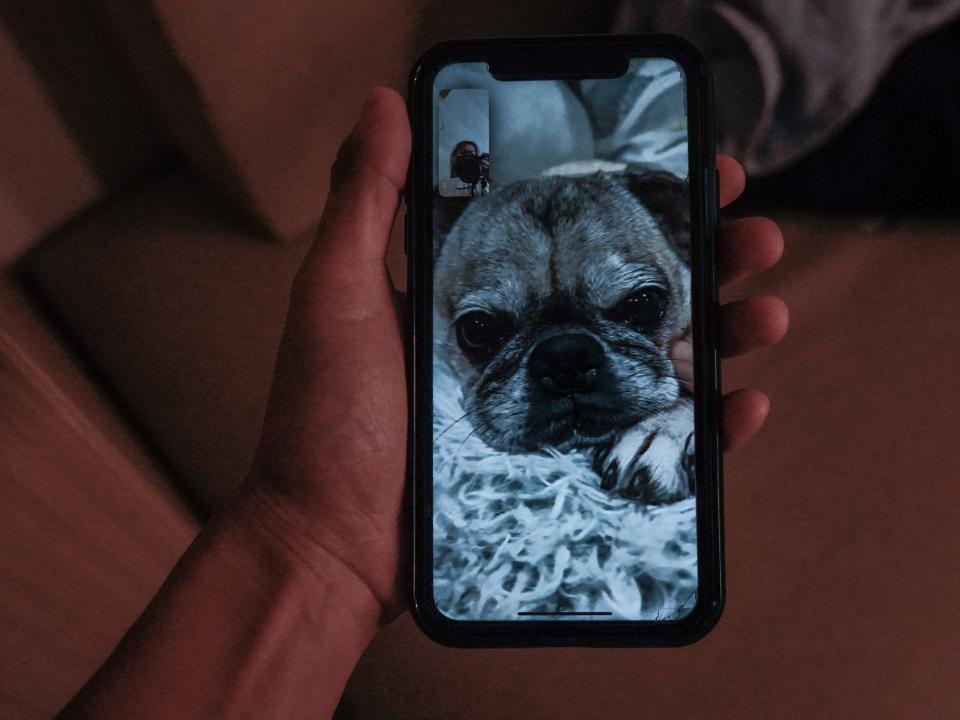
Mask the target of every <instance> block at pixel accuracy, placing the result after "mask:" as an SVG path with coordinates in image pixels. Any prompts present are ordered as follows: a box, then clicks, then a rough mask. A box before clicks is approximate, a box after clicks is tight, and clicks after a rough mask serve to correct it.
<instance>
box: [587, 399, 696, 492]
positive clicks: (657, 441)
mask: <svg viewBox="0 0 960 720" xmlns="http://www.w3.org/2000/svg"><path fill="white" fill-rule="evenodd" d="M692 426H693V411H692V408H689V407H685V408H672V409H670V410H668V411H666V412H663V413H659V414H657V415H654V416H652V417H649V418H647V419H646V420H644V421H643V422H640V423H638V424H637V425H634V426H633V427H632V428H630V429H629V430H627V431H626V432H625V433H624V434H623V435H621V436H620V437H619V438H617V439H616V440H615V441H614V442H613V443H612V444H611V445H610V447H609V448H607V449H605V450H604V451H602V452H600V453H599V454H598V455H597V458H596V463H595V464H596V470H597V474H598V475H600V480H601V483H600V487H601V488H602V489H604V490H609V491H615V492H617V493H619V494H620V495H622V496H623V497H626V498H631V499H635V500H638V501H640V502H642V503H647V504H662V503H670V502H676V501H678V500H683V499H684V498H687V497H690V496H691V495H693V493H694V444H693V432H692V431H691V429H690V428H691V427H692Z"/></svg>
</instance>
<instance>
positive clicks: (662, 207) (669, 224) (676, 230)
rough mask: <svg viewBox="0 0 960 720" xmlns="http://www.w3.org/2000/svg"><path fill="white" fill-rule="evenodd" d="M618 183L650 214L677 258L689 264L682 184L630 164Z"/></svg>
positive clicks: (666, 174) (687, 218)
mask: <svg viewBox="0 0 960 720" xmlns="http://www.w3.org/2000/svg"><path fill="white" fill-rule="evenodd" d="M617 176H618V177H619V179H620V181H621V182H622V183H623V184H624V186H625V187H626V188H627V190H629V191H630V192H631V193H632V194H633V195H634V197H636V198H637V199H638V200H639V201H640V203H641V204H642V205H643V206H644V207H645V208H647V210H649V211H650V214H651V215H653V217H654V219H655V220H656V221H657V224H658V225H659V226H660V229H661V230H662V231H663V234H664V236H665V237H666V238H667V241H668V242H669V243H670V244H671V245H672V246H673V248H674V250H676V252H677V255H679V256H680V258H681V259H682V260H683V261H684V262H685V263H687V264H688V265H689V264H690V189H689V185H688V184H687V181H686V180H682V179H681V178H679V177H677V176H676V175H674V174H673V173H670V172H667V171H666V170H662V169H660V168H658V167H652V166H648V165H640V164H632V165H628V166H627V168H626V169H625V170H623V171H622V172H620V173H617Z"/></svg>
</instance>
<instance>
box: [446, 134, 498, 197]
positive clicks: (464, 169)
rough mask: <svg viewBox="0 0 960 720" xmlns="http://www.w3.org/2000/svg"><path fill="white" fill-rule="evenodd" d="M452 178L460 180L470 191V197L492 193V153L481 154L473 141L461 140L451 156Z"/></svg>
mask: <svg viewBox="0 0 960 720" xmlns="http://www.w3.org/2000/svg"><path fill="white" fill-rule="evenodd" d="M450 177H452V178H459V179H460V180H461V181H463V182H464V183H465V184H466V185H467V187H469V189H470V197H475V196H476V195H478V194H480V195H486V194H487V193H488V192H490V153H482V154H481V153H480V148H479V147H478V146H477V144H476V143H475V142H473V141H472V140H461V141H460V142H458V143H457V144H456V145H455V146H454V148H453V152H452V153H451V154H450Z"/></svg>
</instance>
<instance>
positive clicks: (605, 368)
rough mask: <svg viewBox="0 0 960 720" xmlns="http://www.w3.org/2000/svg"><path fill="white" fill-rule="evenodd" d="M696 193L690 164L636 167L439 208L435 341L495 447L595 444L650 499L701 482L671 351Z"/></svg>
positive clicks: (684, 320) (668, 497)
mask: <svg viewBox="0 0 960 720" xmlns="http://www.w3.org/2000/svg"><path fill="white" fill-rule="evenodd" d="M689 204H690V203H689V196H688V192H687V186H686V183H685V182H684V181H682V180H680V179H679V178H677V177H676V176H674V175H672V174H670V173H667V172H665V171H662V170H656V169H651V168H646V167H643V166H628V167H627V169H626V170H625V171H622V172H596V173H594V174H591V175H583V176H579V177H561V176H544V177H541V178H537V179H532V180H521V181H517V182H513V183H511V184H509V185H506V186H504V187H502V188H500V189H499V190H497V191H496V192H493V193H491V194H489V195H485V196H482V197H479V198H477V199H475V200H472V201H470V202H468V203H466V204H465V207H463V209H462V212H460V213H459V214H457V216H456V217H455V219H453V218H449V217H446V218H441V217H440V215H442V214H443V213H444V212H448V211H449V206H446V208H445V209H439V210H438V211H437V212H438V217H437V219H438V225H439V227H440V229H439V231H438V232H437V233H436V235H437V238H438V241H439V242H438V244H437V246H436V247H435V268H434V299H435V300H434V351H435V352H437V353H442V355H443V357H444V358H445V360H446V362H447V364H448V365H449V366H450V368H451V370H452V371H453V373H454V374H455V376H456V377H457V378H458V379H459V381H460V383H461V385H462V388H463V397H464V405H465V407H464V409H465V411H466V414H467V417H468V418H469V419H470V421H471V422H472V424H473V426H474V428H475V431H476V433H477V434H478V435H479V436H480V437H481V438H482V439H483V440H484V441H485V442H486V443H487V444H488V445H490V446H491V447H493V448H495V449H498V450H501V451H505V452H538V451H542V450H544V449H545V448H547V447H552V448H555V449H557V450H560V451H568V450H574V449H576V450H583V451H586V452H588V453H590V454H591V455H592V458H593V464H594V468H595V469H596V471H597V474H598V475H599V476H600V477H601V483H602V484H601V487H602V488H603V489H605V490H609V491H615V492H617V493H619V494H620V495H622V496H624V497H629V498H635V499H637V500H638V501H640V502H644V503H667V502H674V501H676V500H680V499H682V498H685V497H688V496H690V495H691V494H692V493H693V490H694V473H693V457H694V447H693V404H692V399H691V397H690V396H689V395H688V394H687V393H685V392H684V390H683V389H682V387H681V385H680V382H679V381H678V379H677V378H676V377H675V376H674V369H673V364H672V362H671V360H670V358H669V355H668V351H669V344H670V341H671V340H672V339H674V338H676V337H678V336H681V335H683V334H684V332H685V331H686V329H687V328H688V327H689V325H690V270H689V253H690V223H689ZM445 228H449V231H446V230H445Z"/></svg>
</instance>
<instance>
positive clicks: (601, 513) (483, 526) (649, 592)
mask: <svg viewBox="0 0 960 720" xmlns="http://www.w3.org/2000/svg"><path fill="white" fill-rule="evenodd" d="M463 415H464V410H463V406H462V393H461V390H460V387H459V385H458V384H457V382H456V381H455V380H454V379H453V378H452V377H451V375H450V373H449V371H448V370H447V368H446V366H445V365H444V363H443V362H441V361H436V362H435V363H434V461H433V471H434V508H433V511H434V515H433V533H434V594H435V600H436V604H437V607H438V609H439V610H440V611H441V612H443V613H444V614H445V615H447V616H449V617H451V618H455V619H459V620H506V619H512V620H516V619H517V613H521V612H523V613H538V612H557V611H560V612H566V613H570V612H597V613H611V615H592V616H587V618H588V619H597V620H613V619H616V620H671V619H677V618H679V617H682V616H683V615H685V614H687V613H688V612H689V611H690V610H691V609H692V608H693V605H694V604H695V603H696V588H697V564H696V561H697V555H696V541H697V537H696V514H695V504H694V500H693V499H692V498H691V499H689V500H684V501H682V502H678V503H675V504H672V505H664V506H646V505H641V504H639V503H637V502H636V501H633V500H626V499H623V498H620V497H617V496H612V495H610V494H609V493H607V492H606V491H603V490H601V489H600V479H599V477H598V476H597V475H596V473H594V472H593V470H592V468H591V467H590V462H589V458H588V457H587V456H585V455H584V454H582V453H578V452H569V453H558V452H555V451H550V450H547V451H544V452H543V453H542V454H523V455H521V454H516V455H513V454H506V453H503V452H499V451H497V450H494V449H492V448H490V447H489V446H488V445H486V444H485V443H484V442H483V440H481V439H480V438H479V437H478V436H477V434H476V433H475V432H473V430H474V428H473V426H472V425H471V424H470V421H469V419H467V418H464V417H463ZM531 619H540V620H543V619H559V620H563V619H566V620H583V619H585V618H584V616H581V615H569V614H567V615H546V616H542V617H541V616H535V617H533V618H531Z"/></svg>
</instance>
